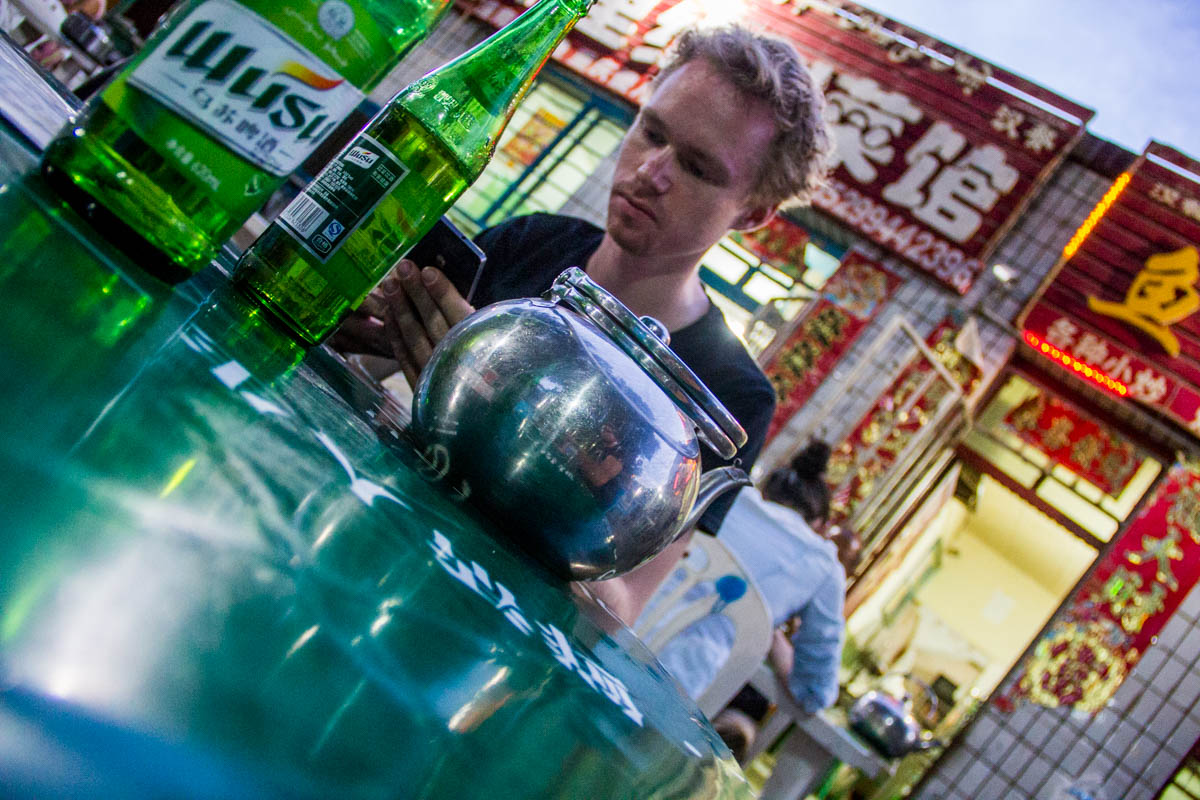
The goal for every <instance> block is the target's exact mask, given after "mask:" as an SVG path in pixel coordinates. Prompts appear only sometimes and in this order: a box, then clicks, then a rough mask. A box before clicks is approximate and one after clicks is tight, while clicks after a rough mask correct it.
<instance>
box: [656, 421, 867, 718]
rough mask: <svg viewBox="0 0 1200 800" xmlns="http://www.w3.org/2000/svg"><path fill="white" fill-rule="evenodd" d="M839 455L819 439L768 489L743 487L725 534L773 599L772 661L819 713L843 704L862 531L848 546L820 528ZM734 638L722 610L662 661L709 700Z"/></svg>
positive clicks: (682, 637)
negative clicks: (851, 572)
mask: <svg viewBox="0 0 1200 800" xmlns="http://www.w3.org/2000/svg"><path fill="white" fill-rule="evenodd" d="M829 454H830V451H829V447H828V445H826V444H824V443H823V442H813V443H811V444H809V445H808V446H807V447H805V448H804V449H803V450H802V451H801V452H800V453H799V454H798V455H797V456H796V457H795V458H793V459H792V461H791V463H790V464H788V465H787V466H786V467H783V468H780V469H778V470H776V471H775V472H773V473H771V475H770V476H768V478H767V480H766V481H765V483H764V485H763V489H762V492H761V493H760V492H759V491H758V490H756V489H753V488H748V489H743V490H742V491H741V492H739V493H738V496H737V499H736V500H735V501H734V503H733V506H732V507H731V508H730V510H729V513H728V514H727V515H726V517H725V520H724V522H723V523H722V525H721V528H720V529H719V531H718V533H717V538H718V539H719V540H720V541H721V542H722V543H723V544H725V546H726V547H728V548H729V549H730V550H731V551H732V552H733V553H734V555H735V556H736V557H737V558H738V560H739V561H740V562H741V563H742V565H743V566H744V567H745V569H746V571H747V573H748V577H749V578H750V579H751V581H752V582H753V583H754V585H755V586H756V587H757V588H758V590H759V591H760V592H761V593H762V595H763V597H764V599H765V600H766V602H767V608H768V610H769V611H770V613H771V621H772V624H773V625H774V626H775V627H776V634H775V640H774V642H773V644H772V648H771V654H770V660H771V662H772V664H773V666H774V667H775V669H776V671H777V672H779V673H780V676H781V677H782V678H783V680H784V682H785V684H786V685H787V687H788V689H789V690H790V692H791V693H792V695H793V696H794V697H795V699H796V702H797V704H798V705H799V706H800V707H801V708H803V709H805V710H806V711H809V712H810V713H815V712H816V711H819V710H820V709H822V708H826V707H828V706H830V705H832V704H833V702H834V701H835V700H836V699H837V694H838V680H837V673H838V665H839V662H840V660H841V651H842V639H843V630H844V627H845V621H844V619H843V617H842V607H843V600H844V596H845V589H846V568H845V567H844V566H843V563H842V560H841V559H842V557H845V558H847V559H853V558H856V557H857V548H856V547H855V545H856V542H857V538H856V537H854V536H853V534H847V535H844V536H843V537H842V538H843V540H844V547H843V548H839V546H838V543H836V542H835V541H831V540H830V539H828V538H826V537H825V536H824V535H822V533H821V532H818V531H823V529H824V527H825V522H826V520H827V518H828V515H829V488H828V486H827V485H826V484H825V481H824V471H825V466H826V464H827V462H828V459H829ZM814 528H815V530H814ZM839 549H841V550H842V551H843V552H839ZM785 630H787V631H788V633H785V632H784V631H785ZM733 638H734V631H733V624H732V623H731V622H730V621H729V620H728V619H726V618H725V617H723V616H722V615H720V614H712V615H709V616H707V617H705V618H703V619H701V620H698V621H697V622H695V623H694V624H693V625H691V626H690V627H688V628H687V629H685V630H684V631H682V632H680V634H679V635H678V636H676V637H675V638H674V639H672V640H671V641H670V642H668V644H667V645H666V647H665V648H664V649H663V650H662V652H661V653H660V654H659V660H660V661H661V662H662V663H663V665H664V666H665V667H666V668H667V669H668V670H669V671H670V672H671V673H672V675H673V676H674V677H675V678H676V680H678V681H679V683H680V684H681V685H682V686H683V687H684V689H685V690H687V692H688V693H689V694H690V695H692V696H693V697H699V696H700V694H701V693H703V691H704V689H705V688H706V687H707V686H708V685H709V683H711V682H712V680H713V678H714V677H715V676H716V674H717V671H718V670H719V669H720V668H721V666H722V665H723V664H724V663H725V660H726V659H727V658H728V657H729V652H730V648H731V647H732V643H733Z"/></svg>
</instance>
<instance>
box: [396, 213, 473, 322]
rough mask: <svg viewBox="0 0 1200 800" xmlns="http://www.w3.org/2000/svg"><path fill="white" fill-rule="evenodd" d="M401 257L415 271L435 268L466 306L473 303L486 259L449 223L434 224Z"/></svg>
mask: <svg viewBox="0 0 1200 800" xmlns="http://www.w3.org/2000/svg"><path fill="white" fill-rule="evenodd" d="M404 257H405V258H407V259H408V260H409V261H413V262H415V263H416V265H417V267H418V268H423V267H437V268H438V269H440V270H441V271H442V272H444V273H445V274H446V277H447V278H449V279H450V282H451V283H452V284H454V288H456V289H458V293H459V294H461V295H462V296H463V298H464V299H465V300H466V301H467V302H468V303H473V302H474V300H475V289H476V288H477V287H478V286H479V276H480V275H481V274H482V273H483V265H484V264H485V263H486V262H487V256H485V255H484V254H483V251H482V250H480V249H479V248H478V247H477V246H476V245H475V243H474V242H472V241H471V240H470V239H468V238H467V235H466V234H465V233H463V232H462V231H460V230H459V229H458V228H457V227H455V225H454V223H453V222H451V221H450V220H448V219H446V218H445V217H442V218H441V219H439V220H438V221H437V222H436V223H434V225H433V227H432V228H430V229H429V233H427V234H425V235H424V236H423V237H422V238H421V240H420V241H418V242H417V243H416V244H414V245H413V246H412V248H411V249H410V250H409V251H408V252H407V253H406V254H405V255H404Z"/></svg>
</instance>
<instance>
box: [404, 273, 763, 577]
mask: <svg viewBox="0 0 1200 800" xmlns="http://www.w3.org/2000/svg"><path fill="white" fill-rule="evenodd" d="M413 434H414V437H415V438H416V440H417V441H418V442H419V443H420V445H421V446H422V447H423V448H424V449H425V451H426V452H437V453H438V454H439V456H441V457H443V458H444V459H445V461H444V462H443V463H445V465H446V468H447V477H449V478H450V479H452V480H454V481H456V482H457V481H465V482H466V483H467V484H469V486H470V496H471V502H472V503H475V504H476V505H477V506H478V507H479V508H480V509H481V510H483V511H484V513H486V514H488V515H489V516H490V517H491V518H492V519H493V520H494V521H495V522H496V523H497V524H498V525H500V527H502V528H503V529H504V530H505V531H506V532H507V533H509V534H510V535H511V536H513V538H514V539H515V540H516V541H517V542H518V544H521V545H522V546H524V547H525V548H526V549H527V550H529V551H530V552H531V553H533V554H534V555H535V556H537V557H539V558H540V559H541V560H543V561H544V562H545V563H546V564H547V565H548V566H549V567H550V568H551V569H552V570H554V571H555V572H556V573H557V574H558V575H559V576H561V577H564V578H568V579H575V580H595V579H601V578H607V577H612V576H614V575H619V574H621V573H623V572H627V571H628V570H631V569H633V568H634V567H636V566H638V565H639V564H641V563H642V562H644V561H645V560H647V559H648V558H650V557H652V556H654V555H655V554H657V553H658V552H659V551H661V550H662V549H663V548H664V547H666V546H667V545H668V544H670V543H671V542H672V541H673V540H674V539H675V538H676V536H678V535H679V534H680V533H681V532H683V531H684V530H686V529H687V527H688V526H690V525H691V524H692V523H693V522H694V520H695V513H694V512H696V511H697V510H699V511H702V510H703V508H704V506H706V505H707V503H708V502H709V501H710V500H711V499H712V498H714V497H715V496H717V495H718V494H720V493H722V492H724V491H726V490H728V489H730V488H733V487H736V486H739V485H744V484H746V483H749V481H748V479H747V478H746V476H745V473H744V472H742V471H741V470H737V469H732V468H726V469H724V470H714V471H713V473H712V474H711V475H705V476H704V477H703V479H702V478H701V475H700V448H699V441H703V442H705V443H706V444H707V445H708V446H710V447H711V448H713V449H714V450H715V451H717V452H719V453H720V454H721V455H722V456H724V457H726V458H731V457H732V456H733V455H734V454H735V452H736V448H737V447H738V446H740V445H742V444H744V443H745V440H746V434H745V432H744V431H743V430H742V429H741V426H739V425H738V423H737V421H736V420H734V419H733V418H732V417H731V416H730V415H729V413H728V412H727V411H726V410H725V409H724V407H722V406H721V404H720V403H719V402H718V401H717V400H716V398H715V397H713V396H712V394H711V393H710V392H709V391H708V390H707V389H706V388H705V387H704V385H703V384H702V383H700V381H699V379H698V378H696V376H695V375H694V374H693V373H692V372H691V370H689V369H688V368H687V367H686V366H685V365H684V364H683V362H681V361H680V360H679V358H678V357H677V356H676V355H675V354H674V353H673V352H671V350H670V349H669V348H668V347H667V346H666V344H665V343H664V342H663V341H662V339H660V338H659V337H658V335H656V333H655V332H654V331H653V329H652V328H651V327H650V326H649V325H647V324H646V323H645V322H643V321H642V320H639V319H638V318H637V317H635V316H634V315H633V313H632V312H630V311H629V310H628V309H627V308H625V306H623V305H621V304H620V303H619V302H618V301H617V300H616V299H615V298H614V297H613V296H612V295H610V294H608V293H607V292H605V291H604V290H603V289H601V288H600V287H599V286H597V285H596V284H595V283H593V282H592V281H591V280H589V279H588V278H587V276H586V275H584V274H583V272H582V270H579V269H571V270H567V271H566V272H564V273H563V274H562V275H560V276H559V278H558V279H557V280H556V281H555V283H554V286H553V287H552V288H551V290H550V292H548V293H547V296H546V298H545V299H527V300H514V301H508V302H503V303H497V304H495V305H492V306H489V307H487V308H484V309H482V310H480V311H478V312H476V313H475V314H473V315H472V316H471V317H469V318H468V319H466V320H464V321H463V322H462V323H460V324H459V325H458V326H456V327H455V328H454V329H453V330H452V331H451V332H450V333H449V335H447V336H446V338H445V339H443V340H442V342H441V343H440V344H439V345H438V347H437V348H436V349H435V351H434V353H433V357H432V359H431V360H430V362H429V364H428V365H427V366H426V368H425V370H424V371H423V372H422V374H421V380H420V381H419V383H418V385H417V387H416V390H415V392H414V402H413ZM702 490H703V491H702ZM702 495H703V499H701V496H702Z"/></svg>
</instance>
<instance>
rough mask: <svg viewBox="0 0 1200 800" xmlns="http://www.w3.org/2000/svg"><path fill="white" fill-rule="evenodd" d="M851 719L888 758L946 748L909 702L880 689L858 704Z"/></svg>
mask: <svg viewBox="0 0 1200 800" xmlns="http://www.w3.org/2000/svg"><path fill="white" fill-rule="evenodd" d="M930 694H931V696H932V692H930ZM847 719H848V721H849V723H850V727H851V728H852V729H853V730H855V731H857V732H858V733H859V734H860V735H862V737H863V738H865V739H867V740H868V741H869V742H870V743H871V744H872V745H873V746H874V747H875V749H876V750H878V751H879V752H881V753H882V754H883V755H885V756H887V757H888V758H900V757H902V756H906V755H908V754H909V753H912V752H916V751H918V750H929V749H930V748H934V747H941V746H942V742H941V741H939V740H937V739H934V738H933V737H931V736H929V735H928V734H926V733H925V731H924V730H923V729H922V728H921V724H920V723H919V722H917V720H916V717H914V716H913V714H912V707H911V705H910V703H909V702H908V700H907V699H905V700H900V699H897V698H895V697H893V696H892V695H890V694H888V693H887V692H884V691H880V690H879V689H872V690H871V691H869V692H867V693H866V694H864V695H863V696H862V697H860V698H858V699H857V700H856V701H854V705H852V706H851V707H850V712H849V713H848V714H847Z"/></svg>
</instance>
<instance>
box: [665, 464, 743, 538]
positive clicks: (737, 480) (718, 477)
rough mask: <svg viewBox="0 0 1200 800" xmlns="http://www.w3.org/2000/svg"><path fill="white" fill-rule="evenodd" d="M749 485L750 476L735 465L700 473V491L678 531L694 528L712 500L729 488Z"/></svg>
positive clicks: (682, 531)
mask: <svg viewBox="0 0 1200 800" xmlns="http://www.w3.org/2000/svg"><path fill="white" fill-rule="evenodd" d="M750 485H751V480H750V476H749V475H747V474H746V471H745V470H742V469H738V468H737V467H718V468H717V469H710V470H709V471H707V472H705V473H704V474H702V475H701V476H700V491H699V493H698V494H697V495H696V504H695V505H693V506H692V511H691V513H690V514H688V517H687V519H685V520H684V521H683V525H682V526H680V528H679V533H684V532H686V531H690V530H691V529H692V528H694V527H695V526H696V523H697V522H698V521H699V520H700V516H701V515H702V514H703V513H704V512H705V511H707V510H708V507H709V506H710V505H712V501H713V500H716V499H717V498H718V497H720V496H721V495H723V494H725V492H727V491H729V490H730V489H736V488H739V487H742V486H750Z"/></svg>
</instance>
